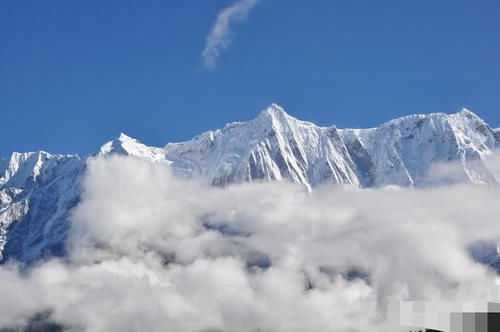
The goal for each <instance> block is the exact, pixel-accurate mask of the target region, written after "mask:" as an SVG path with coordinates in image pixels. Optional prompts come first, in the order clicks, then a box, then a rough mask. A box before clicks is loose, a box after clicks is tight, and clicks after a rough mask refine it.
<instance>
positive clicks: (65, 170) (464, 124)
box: [0, 104, 500, 262]
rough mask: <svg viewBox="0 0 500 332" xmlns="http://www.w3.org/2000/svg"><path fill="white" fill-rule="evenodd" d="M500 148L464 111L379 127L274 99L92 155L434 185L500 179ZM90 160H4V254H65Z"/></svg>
mask: <svg viewBox="0 0 500 332" xmlns="http://www.w3.org/2000/svg"><path fill="white" fill-rule="evenodd" d="M498 147H500V130H499V129H491V127H490V126H489V125H488V124H486V123H485V122H484V121H483V120H481V119H480V118H479V117H478V116H477V115H475V114H474V113H472V112H470V111H467V110H463V111H461V112H459V113H456V114H451V115H447V114H444V113H435V114H428V115H411V116H406V117H403V118H399V119H395V120H392V121H389V122H387V123H384V124H382V125H381V126H380V127H377V128H371V129H338V128H336V127H335V126H332V127H320V126H316V125H315V124H313V123H310V122H306V121H301V120H298V119H295V118H293V117H291V116H290V115H288V114H287V113H286V112H285V111H284V110H283V109H282V108H281V107H279V106H278V105H275V104H273V105H271V106H270V107H268V108H267V109H266V110H264V111H263V112H262V113H261V114H260V115H259V116H258V117H257V118H256V119H254V120H251V121H248V122H239V123H232V124H228V125H226V126H225V127H224V128H223V129H219V130H215V131H208V132H205V133H203V134H201V135H198V136H197V137H195V138H194V139H192V140H189V141H186V142H180V143H170V144H167V145H166V146H165V147H164V148H157V147H149V146H146V145H144V144H142V143H141V142H139V141H138V140H136V139H133V138H130V137H128V136H126V135H124V134H121V135H120V136H119V137H118V138H116V139H114V140H112V141H110V142H107V143H106V144H104V145H103V146H102V147H101V148H100V150H99V152H98V153H96V154H94V155H93V157H96V158H104V157H106V156H107V155H110V154H123V155H130V156H134V157H137V158H142V159H145V160H148V161H151V162H156V163H165V164H167V165H170V167H171V169H172V171H173V172H174V174H176V175H178V176H180V177H184V178H200V179H203V180H204V181H206V182H207V183H210V184H212V185H216V186H226V185H228V184H231V183H235V182H243V181H256V180H258V181H290V182H293V183H297V184H300V185H303V186H304V187H305V188H307V190H313V188H314V187H315V186H318V185H323V184H337V185H344V184H347V185H354V186H359V187H362V188H367V187H377V186H386V185H398V186H428V185H436V183H435V182H433V180H432V179H431V180H430V179H429V176H428V175H429V170H430V169H431V167H432V165H434V164H436V163H444V164H449V163H453V164H455V165H456V167H458V168H459V169H460V170H461V172H462V173H463V175H464V177H465V179H466V180H468V181H471V182H477V183H497V179H498V177H497V176H498V175H497V174H495V173H494V172H493V171H492V170H491V169H490V168H489V167H488V164H487V163H486V162H485V160H486V159H487V158H488V156H490V155H492V154H493V153H494V151H495V149H497V148H498ZM85 164H86V161H85V159H81V158H79V157H78V156H76V155H52V154H49V153H47V152H43V151H41V152H30V153H13V154H12V155H11V156H10V157H9V158H6V159H3V160H0V259H2V258H3V260H2V262H5V261H6V260H8V259H16V260H19V261H23V262H32V261H34V260H36V259H38V258H40V257H43V256H45V255H64V254H65V246H64V241H65V239H66V236H67V233H68V229H69V222H68V218H69V212H70V210H71V208H72V207H74V206H75V205H76V204H78V202H79V199H80V194H81V191H82V188H81V181H82V179H83V177H84V171H85Z"/></svg>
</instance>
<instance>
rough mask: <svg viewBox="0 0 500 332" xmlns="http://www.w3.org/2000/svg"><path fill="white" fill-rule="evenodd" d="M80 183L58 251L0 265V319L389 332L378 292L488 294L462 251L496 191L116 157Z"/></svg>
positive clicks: (110, 326) (491, 294) (490, 220)
mask: <svg viewBox="0 0 500 332" xmlns="http://www.w3.org/2000/svg"><path fill="white" fill-rule="evenodd" d="M84 187H85V192H84V195H83V197H82V200H81V203H80V204H79V205H78V206H77V208H76V209H75V210H74V211H73V214H72V229H71V237H70V240H69V241H70V246H69V256H68V257H67V258H66V259H65V260H57V259H52V260H49V261H46V262H42V263H40V264H39V265H37V266H35V267H33V268H30V269H28V270H27V271H26V270H25V271H19V270H18V268H17V267H16V266H12V265H11V266H3V267H0V294H2V296H1V297H0V307H1V308H2V310H1V311H0V328H2V327H5V326H14V325H19V324H22V323H25V322H26V321H27V319H28V318H29V317H31V316H33V314H34V313H36V312H41V311H48V312H51V319H52V320H53V321H55V322H57V323H59V324H62V325H64V326H67V327H68V328H69V330H70V331H81V330H85V331H121V330H137V331H139V330H140V331H187V332H189V331H193V332H194V331H245V332H246V331H249V332H250V331H275V332H280V331H292V332H293V331H312V332H315V331H368V330H369V331H397V329H395V327H392V326H390V325H388V324H389V323H387V320H386V314H385V305H386V304H387V302H388V301H391V300H400V299H402V300H433V299H443V300H488V299H491V300H494V299H498V298H499V297H500V291H499V288H498V286H496V284H495V280H496V275H495V274H494V273H492V272H491V271H489V270H488V269H487V268H486V267H485V266H483V265H480V264H477V263H475V262H474V261H473V260H472V259H471V257H470V255H469V254H468V252H467V247H468V246H469V245H470V244H471V243H474V242H476V241H477V240H480V239H486V240H490V239H498V238H500V224H499V223H498V222H497V219H498V216H499V215H500V206H499V205H498V204H497V201H498V197H499V195H500V189H499V188H497V187H486V186H469V185H458V186H445V187H441V188H436V189H425V190H415V189H403V188H401V189H399V190H383V189H367V190H358V189H353V188H342V187H331V186H328V187H326V186H325V187H322V188H318V189H317V190H315V191H314V192H312V193H311V194H308V193H306V192H305V191H304V189H303V188H302V187H299V186H295V185H292V184H286V183H277V182H274V183H254V184H240V185H233V186H229V187H227V188H224V189H222V188H214V187H210V186H207V185H204V184H201V183H197V182H196V181H187V180H180V179H177V178H175V177H174V176H172V175H171V174H170V171H169V169H168V167H166V166H162V165H158V164H151V163H148V162H146V161H141V160H138V159H135V158H132V157H119V156H114V157H111V158H104V159H94V160H90V161H89V163H88V170H87V176H86V179H85V182H84ZM354 272H356V273H357V275H359V276H361V278H355V276H356V273H354ZM20 294H22V296H20ZM103 313H105V314H103Z"/></svg>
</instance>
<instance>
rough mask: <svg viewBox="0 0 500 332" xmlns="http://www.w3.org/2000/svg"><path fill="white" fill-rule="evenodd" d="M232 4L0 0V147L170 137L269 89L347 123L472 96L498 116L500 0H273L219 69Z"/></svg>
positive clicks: (439, 107)
mask: <svg viewBox="0 0 500 332" xmlns="http://www.w3.org/2000/svg"><path fill="white" fill-rule="evenodd" d="M232 3H234V0H178V1H174V0H155V1H149V0H141V1H128V0H116V1H107V0H85V1H83V0H72V1H67V0H51V1H40V0H23V1H21V0H2V1H0V42H1V45H0V114H1V116H0V121H1V123H2V125H1V127H0V128H1V130H0V142H1V145H0V156H6V155H8V154H9V153H10V152H11V151H32V150H39V149H44V150H47V151H50V152H64V153H70V152H74V153H79V154H82V155H84V154H86V153H89V152H93V151H95V150H97V149H98V147H99V146H100V145H101V144H103V143H104V142H105V141H106V140H109V139H111V138H113V137H115V136H117V135H118V134H119V133H120V132H121V131H123V132H126V133H127V134H129V135H131V136H133V137H136V138H138V139H140V140H141V141H143V142H145V143H146V144H149V145H156V146H162V145H164V144H165V143H167V142H169V141H179V140H185V139H189V138H191V137H192V136H194V135H196V134H198V133H200V132H202V131H205V130H208V129H214V128H219V127H221V126H223V125H224V124H225V123H226V122H231V121H238V120H248V119H251V118H253V117H255V116H256V114H257V113H258V112H259V111H260V110H261V109H263V108H264V107H265V106H266V105H268V104H270V103H271V102H277V103H279V104H281V105H283V106H284V107H285V108H286V109H287V111H288V112H289V113H290V114H292V115H294V116H296V117H298V118H301V119H305V120H310V121H313V122H316V123H318V124H322V125H330V124H336V125H337V126H339V127H346V126H349V127H368V126H374V125H377V124H379V123H381V122H383V121H386V120H388V119H391V118H393V117H397V116H402V115H406V114H410V113H428V112H436V111H442V112H454V111H457V110H459V109H460V108H462V107H467V108H470V109H471V110H472V111H474V112H476V113H478V114H479V115H480V116H481V117H483V118H484V119H485V120H487V121H488V122H489V123H490V124H491V125H492V126H500V1H498V0H491V1H470V0H468V1H463V0H441V1H436V0H419V1H402V0H393V1H386V0H380V1H374V0H366V1H360V0H343V1H336V0H311V1H303V0H301V1H298V0H297V1H295V0H261V1H260V2H259V3H258V4H257V5H256V6H255V7H254V8H253V9H252V10H251V12H250V14H249V16H248V18H247V19H246V20H245V21H244V22H239V23H236V24H234V25H232V32H233V34H234V38H233V39H232V43H231V45H230V46H229V48H228V49H227V50H226V51H224V52H223V53H222V54H221V57H220V59H219V61H218V64H217V67H216V68H215V69H212V70H207V69H206V68H204V67H203V66H202V61H201V57H200V54H201V52H202V51H203V48H204V45H205V40H206V37H207V35H208V33H209V32H210V29H211V27H212V26H213V24H214V22H215V19H216V17H217V15H218V13H220V11H221V10H222V9H224V8H225V7H227V6H230V5H231V4H232Z"/></svg>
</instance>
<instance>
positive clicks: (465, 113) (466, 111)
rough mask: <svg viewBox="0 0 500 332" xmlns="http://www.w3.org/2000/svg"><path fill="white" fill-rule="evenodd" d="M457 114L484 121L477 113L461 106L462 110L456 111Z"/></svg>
mask: <svg viewBox="0 0 500 332" xmlns="http://www.w3.org/2000/svg"><path fill="white" fill-rule="evenodd" d="M457 114H458V115H461V116H463V117H466V118H467V119H475V120H480V121H481V122H484V120H483V119H481V118H480V117H479V115H477V114H476V113H474V112H472V111H470V110H469V109H467V108H465V107H464V108H462V110H461V111H460V112H458V113H457Z"/></svg>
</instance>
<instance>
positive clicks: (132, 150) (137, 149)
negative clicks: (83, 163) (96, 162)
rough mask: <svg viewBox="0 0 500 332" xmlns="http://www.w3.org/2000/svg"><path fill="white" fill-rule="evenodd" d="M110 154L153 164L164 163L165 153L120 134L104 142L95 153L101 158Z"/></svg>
mask: <svg viewBox="0 0 500 332" xmlns="http://www.w3.org/2000/svg"><path fill="white" fill-rule="evenodd" d="M110 154H123V155H127V156H135V157H139V158H143V159H147V160H151V161H155V162H158V161H165V152H164V150H163V149H160V148H155V147H150V146H147V145H145V144H143V143H141V142H140V141H139V140H137V139H135V138H132V137H130V136H128V135H126V134H124V133H120V135H119V136H118V137H117V138H115V139H113V140H111V141H109V142H106V143H105V144H104V145H103V146H101V148H100V149H99V152H98V153H97V155H98V156H101V157H102V156H106V155H110Z"/></svg>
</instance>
